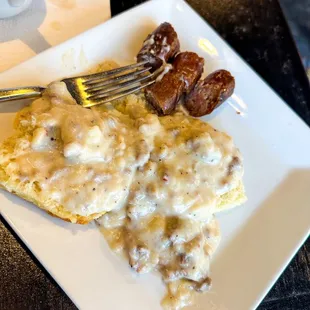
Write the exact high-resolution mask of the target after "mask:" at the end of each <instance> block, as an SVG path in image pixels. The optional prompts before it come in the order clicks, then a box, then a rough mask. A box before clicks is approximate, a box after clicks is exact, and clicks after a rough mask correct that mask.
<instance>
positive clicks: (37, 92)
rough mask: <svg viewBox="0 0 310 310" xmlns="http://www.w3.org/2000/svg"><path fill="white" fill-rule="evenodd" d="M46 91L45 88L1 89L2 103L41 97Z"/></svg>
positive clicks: (0, 99) (0, 97)
mask: <svg viewBox="0 0 310 310" xmlns="http://www.w3.org/2000/svg"><path fill="white" fill-rule="evenodd" d="M44 89H45V88H44V87H40V86H26V87H17V88H6V89H0V103H1V102H5V101H12V100H19V99H30V98H37V97H41V95H42V92H43V90H44Z"/></svg>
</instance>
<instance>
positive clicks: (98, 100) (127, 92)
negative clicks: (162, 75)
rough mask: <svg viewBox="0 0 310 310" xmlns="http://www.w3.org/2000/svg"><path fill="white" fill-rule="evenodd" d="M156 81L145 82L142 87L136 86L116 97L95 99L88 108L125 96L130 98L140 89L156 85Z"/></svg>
mask: <svg viewBox="0 0 310 310" xmlns="http://www.w3.org/2000/svg"><path fill="white" fill-rule="evenodd" d="M155 82H156V80H151V81H148V82H145V83H143V84H141V85H140V86H135V87H132V88H127V89H125V90H123V91H121V92H119V93H117V94H115V95H112V96H104V97H103V98H97V99H93V100H92V102H91V103H88V105H87V106H88V107H91V106H95V105H99V104H103V103H107V102H110V101H113V100H116V99H120V98H122V97H125V96H128V95H130V94H133V93H135V92H137V91H139V90H140V89H142V88H145V87H147V86H149V85H151V84H153V83H155Z"/></svg>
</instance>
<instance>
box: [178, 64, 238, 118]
mask: <svg viewBox="0 0 310 310" xmlns="http://www.w3.org/2000/svg"><path fill="white" fill-rule="evenodd" d="M234 89H235V79H234V77H233V76H232V75H231V74H230V73H229V72H228V71H226V70H218V71H215V72H213V73H211V74H210V75H208V76H207V77H206V78H205V79H204V80H202V81H199V82H198V83H197V84H196V86H195V88H194V89H193V91H192V92H191V93H190V94H189V95H188V96H187V97H186V98H185V101H184V106H185V107H186V109H187V110H188V112H189V114H190V115H192V116H203V115H206V114H210V113H211V112H212V111H213V110H214V109H215V108H217V107H218V106H220V105H221V104H222V103H223V102H224V101H225V100H226V99H227V98H229V97H230V96H231V95H232V94H233V92H234Z"/></svg>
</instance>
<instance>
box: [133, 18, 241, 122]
mask: <svg viewBox="0 0 310 310" xmlns="http://www.w3.org/2000/svg"><path fill="white" fill-rule="evenodd" d="M167 42H168V44H167ZM167 46H168V47H167ZM179 50H180V43H179V41H178V37H177V34H176V32H175V30H174V29H173V27H172V26H171V25H170V24H169V23H163V24H161V25H160V26H159V27H158V28H157V29H156V30H155V31H154V32H153V33H151V34H149V35H148V37H147V39H146V40H145V41H144V43H143V47H142V49H141V50H140V52H139V54H138V56H137V60H138V62H140V61H145V60H147V61H148V62H149V64H151V66H152V70H151V71H154V70H155V69H158V68H160V67H162V68H164V69H163V71H162V73H161V74H160V76H159V77H158V78H157V80H156V82H155V83H154V84H152V85H150V86H149V87H147V88H146V89H145V94H146V99H147V101H148V102H149V103H150V104H151V105H152V106H153V107H154V108H155V110H156V111H157V112H158V113H159V114H161V115H162V114H163V115H168V114H171V113H173V111H174V110H175V108H176V107H177V104H178V102H179V101H180V99H181V98H182V97H183V96H182V95H183V93H185V94H186V97H185V100H184V106H185V108H186V109H187V110H188V112H189V114H190V115H192V116H195V117H198V116H203V115H206V114H210V113H211V112H212V111H213V110H214V109H216V108H217V107H219V106H220V105H221V104H222V103H223V102H224V101H225V100H226V99H228V98H229V97H230V96H231V95H232V94H233V92H234V88H235V79H234V77H233V76H232V75H231V74H230V72H228V71H226V70H218V71H215V72H213V73H211V74H210V75H208V76H207V77H206V78H205V79H204V80H201V81H198V80H199V79H200V77H201V75H202V73H203V66H204V59H203V58H201V57H199V56H198V55H197V54H196V53H193V52H183V53H182V52H181V53H178V52H179ZM168 61H170V62H173V65H172V66H171V65H170V64H167V62H168Z"/></svg>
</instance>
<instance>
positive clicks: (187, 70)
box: [173, 52, 205, 94]
mask: <svg viewBox="0 0 310 310" xmlns="http://www.w3.org/2000/svg"><path fill="white" fill-rule="evenodd" d="M204 63H205V61H204V59H203V58H201V57H199V56H198V55H197V54H196V53H193V52H183V53H179V54H178V55H177V56H176V57H175V59H174V61H173V69H174V70H175V71H176V72H177V74H179V75H180V79H181V80H183V81H184V92H185V93H187V94H188V93H189V92H190V91H191V90H192V89H193V88H194V86H195V85H196V83H197V82H198V80H199V79H200V78H201V75H202V73H203V66H204Z"/></svg>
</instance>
